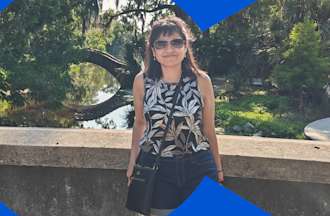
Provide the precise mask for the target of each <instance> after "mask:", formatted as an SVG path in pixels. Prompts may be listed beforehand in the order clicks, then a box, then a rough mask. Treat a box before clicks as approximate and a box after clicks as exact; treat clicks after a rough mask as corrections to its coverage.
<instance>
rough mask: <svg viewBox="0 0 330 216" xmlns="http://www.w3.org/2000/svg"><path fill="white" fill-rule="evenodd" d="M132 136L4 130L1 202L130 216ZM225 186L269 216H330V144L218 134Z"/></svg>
mask: <svg viewBox="0 0 330 216" xmlns="http://www.w3.org/2000/svg"><path fill="white" fill-rule="evenodd" d="M130 141H131V131H130V130H100V129H53V128H14V127H0V201H2V202H5V203H6V204H7V205H8V206H9V207H10V208H12V209H13V210H15V211H16V212H17V213H18V214H19V215H20V216H85V215H86V216H87V215H93V216H98V215H99V216H109V215H110V216H112V215H113V216H117V215H120V216H122V215H123V216H125V215H136V214H134V213H132V212H129V211H128V210H126V209H125V208H124V203H125V200H126V193H127V186H126V184H127V182H126V178H125V169H126V167H127V163H128V157H129V147H130ZM218 141H219V152H220V154H221V156H222V160H223V166H224V169H225V184H224V185H225V186H226V187H227V188H229V189H231V190H232V191H234V192H236V193H237V194H239V195H241V196H242V197H244V198H245V199H247V200H249V201H251V202H252V203H254V204H256V205H257V206H259V207H261V208H263V209H264V210H266V211H268V212H270V213H271V214H272V215H285V216H291V215H292V216H296V215H306V216H309V215H315V216H321V215H322V216H327V215H330V143H329V142H319V141H305V140H287V139H270V138H260V137H242V136H225V135H224V136H218Z"/></svg>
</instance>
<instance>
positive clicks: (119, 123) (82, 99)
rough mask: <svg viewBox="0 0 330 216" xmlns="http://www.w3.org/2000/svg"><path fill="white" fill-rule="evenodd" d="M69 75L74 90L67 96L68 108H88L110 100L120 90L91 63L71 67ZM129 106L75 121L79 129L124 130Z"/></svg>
mask: <svg viewBox="0 0 330 216" xmlns="http://www.w3.org/2000/svg"><path fill="white" fill-rule="evenodd" d="M70 75H71V77H72V79H73V84H74V88H73V90H72V91H71V92H68V94H67V98H68V99H67V100H66V101H65V103H67V104H70V106H79V107H81V106H90V105H96V104H99V103H102V102H104V101H106V100H108V99H109V98H111V97H112V96H113V95H115V93H116V92H117V91H118V90H119V89H120V84H119V82H118V81H117V80H116V79H115V78H114V77H113V76H112V75H111V74H110V73H109V72H108V71H106V70H105V69H103V68H102V67H100V66H97V65H94V64H91V63H81V64H79V65H71V67H70ZM132 111H133V107H132V106H131V105H127V106H123V107H120V108H118V109H116V110H114V111H112V112H111V113H109V114H107V115H105V116H103V117H101V118H98V119H94V120H90V121H77V123H78V124H79V125H80V128H111V129H126V128H128V126H129V121H128V115H129V114H130V112H132Z"/></svg>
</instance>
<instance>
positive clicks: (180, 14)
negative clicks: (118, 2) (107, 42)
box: [105, 4, 191, 28]
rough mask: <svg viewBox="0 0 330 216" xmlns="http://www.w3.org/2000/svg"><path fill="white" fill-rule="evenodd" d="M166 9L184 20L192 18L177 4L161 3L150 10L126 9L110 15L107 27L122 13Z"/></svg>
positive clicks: (151, 11) (150, 11) (188, 20)
mask: <svg viewBox="0 0 330 216" xmlns="http://www.w3.org/2000/svg"><path fill="white" fill-rule="evenodd" d="M164 9H169V10H171V11H173V12H174V13H175V15H176V16H177V17H180V18H182V19H183V20H185V21H186V22H188V23H190V22H191V19H190V18H189V17H188V16H187V15H186V14H185V13H184V12H183V11H182V10H181V9H179V8H178V7H177V6H176V5H168V4H160V5H158V6H157V7H155V8H153V9H149V10H148V9H142V8H137V9H130V10H125V11H122V12H119V13H117V14H114V15H112V16H110V17H109V21H108V22H106V24H105V27H106V28H109V27H110V25H111V22H112V21H113V19H115V18H116V17H119V16H122V15H125V14H130V13H136V12H140V13H153V12H156V11H159V10H164Z"/></svg>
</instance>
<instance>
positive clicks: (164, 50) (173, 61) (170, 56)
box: [152, 33, 187, 67]
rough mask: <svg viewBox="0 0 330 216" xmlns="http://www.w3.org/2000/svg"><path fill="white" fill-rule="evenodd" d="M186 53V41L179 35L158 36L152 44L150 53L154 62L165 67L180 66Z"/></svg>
mask: <svg viewBox="0 0 330 216" xmlns="http://www.w3.org/2000/svg"><path fill="white" fill-rule="evenodd" d="M186 52H187V48H186V41H185V40H183V38H182V37H181V36H180V34H179V33H173V34H171V35H164V34H162V35H160V37H159V38H158V39H157V40H155V42H154V43H153V44H152V53H153V55H154V57H155V58H156V60H157V61H158V62H159V63H160V64H161V65H162V66H165V67H173V66H177V65H181V62H182V61H183V59H184V57H185V55H186Z"/></svg>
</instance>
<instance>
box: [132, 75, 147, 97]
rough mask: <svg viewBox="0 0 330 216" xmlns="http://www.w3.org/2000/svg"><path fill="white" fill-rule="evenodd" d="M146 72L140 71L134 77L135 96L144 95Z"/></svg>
mask: <svg viewBox="0 0 330 216" xmlns="http://www.w3.org/2000/svg"><path fill="white" fill-rule="evenodd" d="M144 73H145V72H144V71H140V72H139V73H137V74H136V75H135V77H134V83H133V94H142V95H143V94H144V76H145V75H144Z"/></svg>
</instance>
